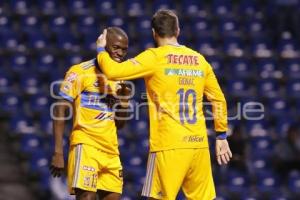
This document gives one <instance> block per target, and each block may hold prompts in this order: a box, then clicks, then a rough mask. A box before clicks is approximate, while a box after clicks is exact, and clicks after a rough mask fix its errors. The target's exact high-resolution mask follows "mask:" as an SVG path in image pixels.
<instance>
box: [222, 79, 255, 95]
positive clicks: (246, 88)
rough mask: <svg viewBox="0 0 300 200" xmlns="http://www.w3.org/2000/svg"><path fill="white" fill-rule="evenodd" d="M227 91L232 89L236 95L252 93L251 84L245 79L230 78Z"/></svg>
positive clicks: (232, 92)
mask: <svg viewBox="0 0 300 200" xmlns="http://www.w3.org/2000/svg"><path fill="white" fill-rule="evenodd" d="M227 91H231V95H232V96H234V97H248V96H249V95H250V93H251V91H250V85H249V84H248V83H247V81H245V80H243V79H236V80H229V81H228V83H227Z"/></svg>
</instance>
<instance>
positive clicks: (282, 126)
mask: <svg viewBox="0 0 300 200" xmlns="http://www.w3.org/2000/svg"><path fill="white" fill-rule="evenodd" d="M299 111H300V109H299ZM293 123H295V122H294V120H293V119H291V118H290V117H284V118H278V119H277V121H276V125H275V132H276V135H277V136H278V138H279V139H282V138H286V136H287V132H288V129H289V128H290V126H291V125H292V124H293Z"/></svg>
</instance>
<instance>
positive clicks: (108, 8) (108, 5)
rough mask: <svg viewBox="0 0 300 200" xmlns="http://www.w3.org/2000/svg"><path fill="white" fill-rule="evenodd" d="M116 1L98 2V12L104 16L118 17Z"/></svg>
mask: <svg viewBox="0 0 300 200" xmlns="http://www.w3.org/2000/svg"><path fill="white" fill-rule="evenodd" d="M116 5H117V2H116V0H97V1H96V12H97V13H100V14H101V15H104V16H114V15H116Z"/></svg>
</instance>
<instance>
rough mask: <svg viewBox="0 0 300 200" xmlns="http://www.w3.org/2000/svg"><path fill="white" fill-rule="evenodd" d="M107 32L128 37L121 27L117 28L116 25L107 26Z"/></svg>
mask: <svg viewBox="0 0 300 200" xmlns="http://www.w3.org/2000/svg"><path fill="white" fill-rule="evenodd" d="M107 33H108V34H115V35H119V36H122V37H124V38H127V39H128V36H127V34H126V32H125V31H124V30H123V29H121V28H119V27H116V26H111V27H108V28H107Z"/></svg>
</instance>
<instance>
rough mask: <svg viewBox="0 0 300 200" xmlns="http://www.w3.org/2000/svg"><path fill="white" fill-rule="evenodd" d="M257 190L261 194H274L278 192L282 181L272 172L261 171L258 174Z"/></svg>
mask: <svg viewBox="0 0 300 200" xmlns="http://www.w3.org/2000/svg"><path fill="white" fill-rule="evenodd" d="M256 180H257V185H256V186H257V189H258V191H260V192H267V193H272V192H274V191H276V190H278V187H279V184H280V181H279V179H278V177H277V175H276V174H275V173H273V172H272V171H270V170H269V171H261V172H259V173H257V174H256Z"/></svg>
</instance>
